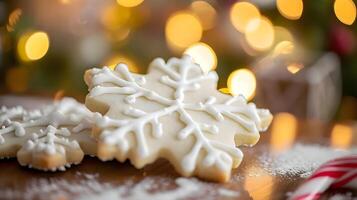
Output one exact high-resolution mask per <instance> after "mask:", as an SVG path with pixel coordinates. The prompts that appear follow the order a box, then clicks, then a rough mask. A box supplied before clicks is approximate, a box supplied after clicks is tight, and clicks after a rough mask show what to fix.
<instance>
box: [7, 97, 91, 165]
mask: <svg viewBox="0 0 357 200" xmlns="http://www.w3.org/2000/svg"><path fill="white" fill-rule="evenodd" d="M92 116H93V113H92V112H90V111H89V110H88V109H87V108H86V107H85V106H84V105H83V104H80V103H78V102H77V101H75V100H74V99H71V98H64V99H62V100H61V101H59V102H56V103H54V104H53V105H49V106H46V107H45V108H43V109H40V110H33V111H27V110H25V109H24V108H22V107H20V106H18V107H14V108H6V107H2V108H1V110H0V126H1V129H0V158H3V157H15V156H16V157H17V159H18V161H19V163H20V164H21V165H26V166H30V167H33V168H37V169H43V170H53V171H54V170H57V169H59V170H64V169H65V167H66V166H67V167H68V166H70V165H71V164H78V163H79V162H80V161H81V160H82V159H83V157H84V155H85V154H89V155H94V154H95V152H96V141H95V140H94V138H92V137H91V120H92Z"/></svg>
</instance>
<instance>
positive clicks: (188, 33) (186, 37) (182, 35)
mask: <svg viewBox="0 0 357 200" xmlns="http://www.w3.org/2000/svg"><path fill="white" fill-rule="evenodd" d="M202 30H203V29H202V25H201V23H200V21H199V19H198V18H197V17H196V16H194V15H192V14H191V13H188V12H178V13H174V14H173V15H171V16H170V17H169V19H168V20H167V23H166V28H165V33H166V40H167V42H168V45H169V47H171V48H172V49H173V50H176V51H179V50H183V49H184V48H186V47H188V46H190V45H191V44H193V43H195V42H198V41H200V40H201V37H202Z"/></svg>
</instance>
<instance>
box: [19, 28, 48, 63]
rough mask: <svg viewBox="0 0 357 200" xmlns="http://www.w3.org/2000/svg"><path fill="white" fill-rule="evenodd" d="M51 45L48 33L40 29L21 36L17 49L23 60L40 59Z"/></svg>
mask: <svg viewBox="0 0 357 200" xmlns="http://www.w3.org/2000/svg"><path fill="white" fill-rule="evenodd" d="M49 46H50V41H49V38H48V35H47V33H45V32H42V31H38V32H34V33H27V34H24V35H22V36H21V37H20V39H19V42H18V45H17V50H18V54H19V57H20V58H21V59H22V60H23V61H30V60H39V59H41V58H42V57H44V56H45V55H46V53H47V51H48V48H49Z"/></svg>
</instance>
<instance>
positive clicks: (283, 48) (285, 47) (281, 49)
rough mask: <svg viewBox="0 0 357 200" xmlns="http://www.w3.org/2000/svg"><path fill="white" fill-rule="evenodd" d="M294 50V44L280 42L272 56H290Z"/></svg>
mask: <svg viewBox="0 0 357 200" xmlns="http://www.w3.org/2000/svg"><path fill="white" fill-rule="evenodd" d="M294 48H295V46H294V43H292V42H290V41H281V42H279V43H278V44H277V45H276V46H275V48H274V52H273V56H278V55H286V54H290V53H292V52H293V51H294Z"/></svg>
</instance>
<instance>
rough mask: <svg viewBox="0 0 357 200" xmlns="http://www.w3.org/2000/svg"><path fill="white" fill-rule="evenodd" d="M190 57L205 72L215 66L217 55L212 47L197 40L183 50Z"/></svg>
mask: <svg viewBox="0 0 357 200" xmlns="http://www.w3.org/2000/svg"><path fill="white" fill-rule="evenodd" d="M184 54H187V55H189V56H191V57H192V59H193V60H194V62H195V63H197V64H198V65H199V66H200V67H201V68H202V70H203V72H205V73H207V72H209V71H211V70H214V69H216V67H217V56H216V53H215V52H214V51H213V49H212V48H211V47H210V46H208V45H207V44H205V43H202V42H199V43H196V44H193V45H191V46H190V47H189V48H187V49H186V50H185V52H184Z"/></svg>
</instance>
